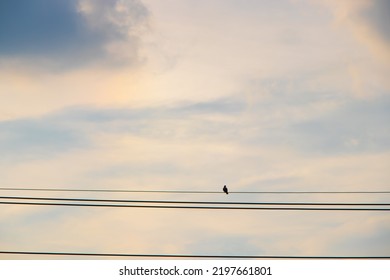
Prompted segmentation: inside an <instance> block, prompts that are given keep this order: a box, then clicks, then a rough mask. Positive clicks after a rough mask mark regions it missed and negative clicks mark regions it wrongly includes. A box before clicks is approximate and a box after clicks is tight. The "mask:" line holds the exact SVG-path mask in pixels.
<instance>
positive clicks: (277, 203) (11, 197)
mask: <svg viewBox="0 0 390 280" xmlns="http://www.w3.org/2000/svg"><path fill="white" fill-rule="evenodd" d="M0 199H10V200H45V201H78V202H115V203H153V204H207V205H210V204H211V205H212V204H215V205H284V206H294V205H295V206H298V205H299V206H390V203H345V202H343V203H338V202H224V201H171V200H127V199H91V198H57V197H24V196H0Z"/></svg>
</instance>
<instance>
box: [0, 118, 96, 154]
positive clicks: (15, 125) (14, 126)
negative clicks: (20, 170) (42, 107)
mask: <svg viewBox="0 0 390 280" xmlns="http://www.w3.org/2000/svg"><path fill="white" fill-rule="evenodd" d="M87 142H88V141H87V138H86V137H85V135H84V134H80V133H78V132H77V130H75V129H74V128H70V127H67V126H66V125H63V124H61V123H56V122H52V121H50V120H49V119H24V120H23V119H22V120H15V121H5V122H0V152H1V154H2V158H1V160H0V162H12V161H14V160H23V159H24V160H25V159H36V158H46V157H53V156H56V155H58V154H62V153H66V152H69V151H70V150H73V149H77V148H82V147H85V146H86V144H87Z"/></svg>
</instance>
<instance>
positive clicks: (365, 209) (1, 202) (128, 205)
mask: <svg viewBox="0 0 390 280" xmlns="http://www.w3.org/2000/svg"><path fill="white" fill-rule="evenodd" d="M0 204H7V205H33V206H82V207H121V208H160V209H203V210H281V211H283V210H284V211H286V210H288V211H305V210H306V211H390V208H309V207H223V206H222V207H221V206H215V207H211V206H166V205H130V204H82V203H44V202H39V203H36V202H4V201H0Z"/></svg>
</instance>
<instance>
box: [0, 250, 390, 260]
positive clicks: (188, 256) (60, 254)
mask: <svg viewBox="0 0 390 280" xmlns="http://www.w3.org/2000/svg"><path fill="white" fill-rule="evenodd" d="M0 254H7V255H51V256H53V255H54V256H83V257H140V258H203V259H390V256H280V255H279V256H275V255H261V256H259V255H258V256H254V255H236V256H231V255H182V254H113V253H75V252H74V253H73V252H72V253H71V252H24V251H0Z"/></svg>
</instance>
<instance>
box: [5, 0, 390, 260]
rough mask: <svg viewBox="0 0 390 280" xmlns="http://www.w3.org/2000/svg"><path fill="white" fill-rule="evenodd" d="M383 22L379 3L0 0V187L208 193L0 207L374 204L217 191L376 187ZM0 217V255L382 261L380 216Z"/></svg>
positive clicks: (380, 168) (389, 63) (380, 173)
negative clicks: (147, 202) (146, 202)
mask: <svg viewBox="0 0 390 280" xmlns="http://www.w3.org/2000/svg"><path fill="white" fill-rule="evenodd" d="M389 13H390V2H389V1H387V0H343V1H338V0H278V1H265V0H244V1H241V0H240V1H239V0H212V1H205V0H165V1H159V0H58V1H51V0H34V1H27V0H25V1H23V0H3V1H1V3H0V100H1V102H0V187H3V188H5V187H8V188H10V187H11V188H76V189H128V190H187V191H221V194H192V195H188V194H169V195H168V194H157V193H155V194H145V193H143V194H136V193H134V194H129V193H128V194H123V193H122V194H98V193H48V192H43V193H42V192H40V193H37V192H31V191H30V192H29V191H24V192H20V191H19V192H17V191H4V190H2V191H1V195H3V196H7V195H8V196H14V195H23V196H38V195H40V196H58V197H90V198H91V197H92V198H121V199H160V200H198V201H199V200H200V201H230V202H231V201H256V202H263V201H295V202H302V201H308V202H314V201H318V202H334V201H339V202H389V199H390V197H389V195H388V194H382V195H373V194H365V195H361V194H360V195H358V194H356V195H318V194H317V195H305V196H281V195H264V194H262V195H245V194H234V193H231V194H229V195H228V196H226V195H225V194H224V193H222V186H223V185H225V184H226V185H227V186H228V187H229V190H230V191H233V192H234V191H362V190H363V191H390V188H389V187H390V186H389V183H390V173H389V172H388V170H389V169H390V128H389V125H388V124H389V120H390V110H389V106H390V80H389V78H388V74H389V73H390V29H389V28H388V26H389V25H390V22H389V18H390V17H389ZM0 207H1V211H0V248H1V249H2V250H4V251H65V252H91V253H134V254H199V255H207V254H209V255H246V254H248V255H296V256H305V255H306V256H307V255H313V256H332V255H336V256H389V255H390V242H389V240H390V216H389V214H387V213H386V212H382V213H381V212H325V211H316V212H309V211H303V212H297V211H235V210H218V211H217V210H186V209H183V210H179V209H159V210H156V209H111V208H91V207H87V208H83V207H80V208H77V207H47V206H46V207H45V206H17V205H1V206H0ZM0 258H2V259H13V258H15V259H16V258H23V259H26V258H49V257H48V256H46V257H43V256H41V257H38V256H36V257H33V256H16V255H15V256H12V255H2V256H0ZM53 258H54V257H53ZM56 258H59V257H56ZM67 258H69V257H67Z"/></svg>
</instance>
